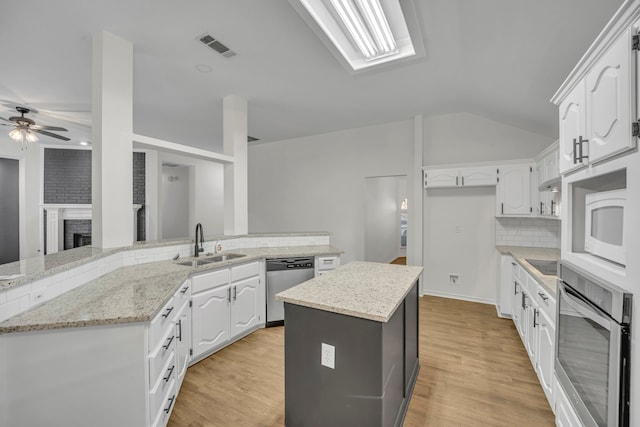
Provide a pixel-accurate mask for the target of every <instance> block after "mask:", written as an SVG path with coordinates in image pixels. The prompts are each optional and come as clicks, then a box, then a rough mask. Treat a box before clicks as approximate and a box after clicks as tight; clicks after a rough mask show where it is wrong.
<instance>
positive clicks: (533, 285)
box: [524, 273, 538, 298]
mask: <svg viewBox="0 0 640 427" xmlns="http://www.w3.org/2000/svg"><path fill="white" fill-rule="evenodd" d="M524 274H525V276H526V277H527V289H528V290H529V293H530V294H531V295H532V296H533V298H535V297H536V296H537V295H536V294H537V293H538V281H537V280H536V279H534V278H533V276H531V275H530V274H529V273H524Z"/></svg>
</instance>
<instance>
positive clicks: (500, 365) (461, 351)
mask: <svg viewBox="0 0 640 427" xmlns="http://www.w3.org/2000/svg"><path fill="white" fill-rule="evenodd" d="M420 364H421V370H420V374H419V377H418V381H417V383H416V387H415V391H414V393H413V398H412V400H411V403H410V405H409V411H408V413H407V417H406V420H405V423H404V425H405V426H407V427H409V426H411V427H414V426H415V427H425V426H437V427H440V426H442V427H448V426H451V427H454V426H455V427H467V426H505V427H506V426H518V427H521V426H537V427H545V426H554V425H555V421H554V416H553V413H552V412H551V408H550V407H549V405H548V403H547V400H546V398H545V396H544V392H543V391H542V388H541V387H540V384H539V383H538V379H537V376H536V374H535V372H534V370H533V368H532V366H531V362H530V361H529V357H528V356H527V353H526V350H525V349H524V346H523V345H522V342H521V341H520V338H519V336H518V333H517V332H516V330H515V327H514V326H513V322H512V321H511V320H508V319H500V318H498V317H497V316H496V310H495V307H493V306H491V305H486V304H477V303H471V302H465V301H458V300H452V299H446V298H437V297H430V296H425V297H422V298H420ZM168 426H169V427H186V426H190V427H196V426H198V427H200V426H201V427H205V426H216V427H224V426H234V427H244V426H246V427H253V426H260V427H275V426H277V427H281V426H284V328H282V327H276V328H269V329H262V330H259V331H257V332H255V333H253V334H252V335H250V336H248V337H246V338H244V339H242V340H241V341H239V342H237V343H235V344H233V345H231V346H229V347H227V348H226V349H224V350H221V351H219V352H218V353H216V354H214V355H212V356H211V357H209V358H207V359H205V360H203V361H201V362H199V363H198V364H196V365H194V366H192V367H191V368H189V370H188V371H187V375H186V377H185V380H184V383H183V385H182V388H181V389H180V394H179V395H178V398H177V401H176V404H175V408H174V410H173V413H172V415H171V418H170V420H169V424H168Z"/></svg>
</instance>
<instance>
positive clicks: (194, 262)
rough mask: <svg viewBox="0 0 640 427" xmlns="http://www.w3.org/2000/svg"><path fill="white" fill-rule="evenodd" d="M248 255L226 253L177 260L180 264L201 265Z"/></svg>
mask: <svg viewBox="0 0 640 427" xmlns="http://www.w3.org/2000/svg"><path fill="white" fill-rule="evenodd" d="M243 256H246V255H240V254H224V255H214V256H210V257H206V258H194V259H192V260H190V261H180V262H176V264H178V265H185V266H187V267H189V266H191V267H200V266H201V265H206V264H212V263H214V262H222V261H229V260H231V259H236V258H242V257H243Z"/></svg>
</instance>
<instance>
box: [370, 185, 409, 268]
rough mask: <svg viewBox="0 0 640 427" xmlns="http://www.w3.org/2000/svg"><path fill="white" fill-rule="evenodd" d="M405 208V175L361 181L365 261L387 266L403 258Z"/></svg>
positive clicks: (405, 249)
mask: <svg viewBox="0 0 640 427" xmlns="http://www.w3.org/2000/svg"><path fill="white" fill-rule="evenodd" d="M407 204H408V200H407V176H406V175H394V176H377V177H368V178H365V204H364V227H365V230H364V259H365V261H369V262H383V263H389V262H393V261H396V260H397V259H398V258H403V257H406V255H407V232H408V230H407V226H408V224H407ZM396 262H397V261H396Z"/></svg>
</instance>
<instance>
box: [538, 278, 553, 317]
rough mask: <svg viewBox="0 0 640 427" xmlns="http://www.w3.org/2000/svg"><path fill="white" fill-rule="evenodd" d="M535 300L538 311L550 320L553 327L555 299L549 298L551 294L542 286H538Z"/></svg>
mask: <svg viewBox="0 0 640 427" xmlns="http://www.w3.org/2000/svg"><path fill="white" fill-rule="evenodd" d="M536 299H537V301H538V306H539V307H540V310H542V311H544V312H545V314H546V315H547V316H548V317H549V319H551V320H552V322H553V324H554V325H555V318H556V299H555V298H554V297H553V296H551V294H550V293H549V292H548V291H547V290H546V289H545V288H543V287H542V286H539V285H538V289H537V292H536Z"/></svg>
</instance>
